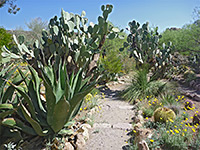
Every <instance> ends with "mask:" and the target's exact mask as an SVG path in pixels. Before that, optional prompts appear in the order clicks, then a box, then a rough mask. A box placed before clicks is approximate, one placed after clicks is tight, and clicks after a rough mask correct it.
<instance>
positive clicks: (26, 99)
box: [12, 84, 36, 119]
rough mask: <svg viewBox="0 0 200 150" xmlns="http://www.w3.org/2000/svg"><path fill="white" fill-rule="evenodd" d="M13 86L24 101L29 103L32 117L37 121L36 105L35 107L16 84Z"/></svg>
mask: <svg viewBox="0 0 200 150" xmlns="http://www.w3.org/2000/svg"><path fill="white" fill-rule="evenodd" d="M12 86H13V87H14V88H15V89H16V90H17V91H18V92H19V93H20V94H21V95H22V97H23V98H24V100H25V101H26V102H27V103H28V106H29V110H30V113H31V116H32V117H33V118H34V119H36V114H35V108H34V105H33V103H32V101H31V99H30V97H29V96H28V95H27V94H26V93H25V92H24V91H23V90H22V89H21V88H20V87H18V86H15V85H14V84H12Z"/></svg>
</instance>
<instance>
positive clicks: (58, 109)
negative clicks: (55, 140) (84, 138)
mask: <svg viewBox="0 0 200 150" xmlns="http://www.w3.org/2000/svg"><path fill="white" fill-rule="evenodd" d="M28 68H29V71H30V77H31V78H30V79H28V78H27V77H26V76H25V74H24V73H23V72H22V71H21V70H20V69H18V70H19V73H20V75H21V77H22V79H23V82H24V83H25V85H26V86H25V87H24V88H22V87H21V86H17V85H15V84H13V83H11V87H13V88H14V89H16V90H17V91H18V93H19V96H17V101H18V102H19V106H18V108H17V109H15V111H16V112H17V115H18V117H13V116H12V117H9V118H7V117H6V118H5V117H4V119H3V121H2V125H4V126H10V127H14V128H17V129H19V130H21V131H23V132H26V133H28V134H30V135H39V136H47V135H52V134H55V133H57V132H59V131H60V130H61V129H62V128H63V127H64V125H65V124H66V123H67V122H68V121H69V120H71V119H72V118H73V117H74V116H75V115H76V113H77V109H79V107H80V105H79V104H80V103H81V100H82V99H83V97H84V96H85V95H87V94H88V93H89V92H90V91H91V90H92V88H93V87H94V85H95V84H96V80H94V81H93V82H89V80H91V78H92V77H87V78H84V77H83V70H82V69H80V70H79V72H78V73H77V74H73V75H71V77H70V78H69V77H68V74H67V71H66V66H65V65H62V64H61V63H60V65H59V68H58V71H59V74H58V75H56V74H55V70H54V68H53V67H52V66H49V67H45V68H44V70H43V71H42V76H43V79H42V80H41V79H40V78H39V76H38V73H37V72H36V70H35V69H33V68H32V67H31V66H28ZM57 79H58V80H57ZM42 84H44V87H45V97H46V99H45V100H42V99H41V95H40V92H41V91H40V90H41V88H40V87H41V85H42ZM1 106H3V105H1ZM4 106H6V105H4ZM7 106H8V105H7ZM9 106H10V107H9V108H8V107H7V109H11V110H13V107H12V105H11V104H10V105H9ZM4 108H5V107H4ZM22 122H23V123H22ZM27 124H29V125H27Z"/></svg>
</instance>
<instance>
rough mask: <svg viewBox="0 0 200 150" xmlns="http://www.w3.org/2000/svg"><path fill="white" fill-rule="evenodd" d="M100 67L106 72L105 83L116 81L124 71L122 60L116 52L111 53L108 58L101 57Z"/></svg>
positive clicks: (104, 75)
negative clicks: (117, 76) (118, 75)
mask: <svg viewBox="0 0 200 150" xmlns="http://www.w3.org/2000/svg"><path fill="white" fill-rule="evenodd" d="M100 65H101V67H102V69H103V70H104V74H103V80H104V81H105V82H108V81H112V80H114V79H115V77H116V75H117V74H119V73H120V72H121V70H122V63H121V60H120V59H119V57H118V56H117V55H116V53H115V52H114V51H111V52H109V54H107V55H106V56H104V57H101V58H100Z"/></svg>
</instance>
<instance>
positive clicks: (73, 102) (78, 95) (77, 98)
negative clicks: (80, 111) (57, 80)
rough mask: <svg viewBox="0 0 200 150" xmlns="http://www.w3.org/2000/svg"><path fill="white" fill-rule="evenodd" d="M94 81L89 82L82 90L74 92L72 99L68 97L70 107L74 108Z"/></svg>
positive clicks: (90, 88) (92, 85) (92, 86)
mask: <svg viewBox="0 0 200 150" xmlns="http://www.w3.org/2000/svg"><path fill="white" fill-rule="evenodd" d="M95 84H96V82H93V83H91V84H90V85H88V86H87V87H85V88H84V90H82V92H79V93H76V94H75V95H74V96H73V98H72V99H70V101H69V102H70V105H71V109H72V110H74V108H75V107H76V106H77V105H78V104H79V102H80V101H81V100H82V99H83V97H85V96H86V95H87V94H88V93H89V92H90V91H91V90H92V89H93V88H94V85H95Z"/></svg>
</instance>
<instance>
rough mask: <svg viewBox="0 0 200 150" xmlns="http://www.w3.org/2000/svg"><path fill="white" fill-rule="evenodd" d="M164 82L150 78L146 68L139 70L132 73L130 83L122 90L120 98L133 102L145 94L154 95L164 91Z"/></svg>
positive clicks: (143, 97) (145, 95) (142, 97)
mask: <svg viewBox="0 0 200 150" xmlns="http://www.w3.org/2000/svg"><path fill="white" fill-rule="evenodd" d="M165 86H166V83H165V82H163V81H160V80H150V79H149V78H148V72H147V70H139V71H137V73H136V74H135V75H134V77H133V80H132V83H131V85H130V86H128V88H127V89H125V90H124V91H122V93H121V95H122V98H124V99H126V100H128V101H130V102H134V100H136V99H145V98H146V97H147V96H150V95H151V96H153V97H156V96H158V95H160V94H161V93H163V92H164V91H165Z"/></svg>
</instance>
